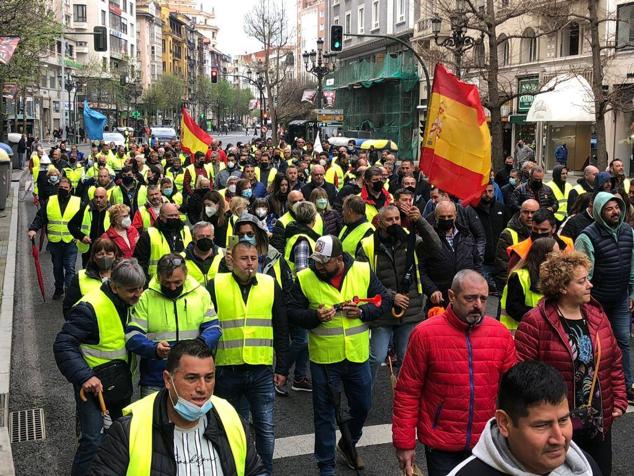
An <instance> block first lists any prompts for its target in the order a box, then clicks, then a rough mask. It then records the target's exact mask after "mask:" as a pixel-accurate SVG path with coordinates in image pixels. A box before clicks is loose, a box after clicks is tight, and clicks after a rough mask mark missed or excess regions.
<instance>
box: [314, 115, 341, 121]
mask: <svg viewBox="0 0 634 476" xmlns="http://www.w3.org/2000/svg"><path fill="white" fill-rule="evenodd" d="M317 120H318V121H320V122H343V114H317Z"/></svg>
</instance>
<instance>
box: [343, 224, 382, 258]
mask: <svg viewBox="0 0 634 476" xmlns="http://www.w3.org/2000/svg"><path fill="white" fill-rule="evenodd" d="M368 230H373V231H374V227H373V226H372V223H369V222H367V221H364V222H363V223H360V224H359V225H357V226H356V228H355V229H354V230H352V231H351V232H350V233H348V235H347V236H346V231H348V225H345V226H344V227H343V228H342V229H341V233H339V239H340V240H341V246H342V248H343V251H345V252H346V253H348V254H350V255H351V256H352V257H353V258H354V255H355V254H356V252H357V247H358V246H359V242H360V241H361V239H362V238H364V237H365V234H366V233H367V231H368ZM343 236H345V238H342V237H343Z"/></svg>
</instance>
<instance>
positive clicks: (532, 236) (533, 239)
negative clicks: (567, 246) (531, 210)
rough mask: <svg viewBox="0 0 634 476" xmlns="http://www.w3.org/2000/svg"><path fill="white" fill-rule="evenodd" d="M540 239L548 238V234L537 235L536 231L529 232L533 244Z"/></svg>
mask: <svg viewBox="0 0 634 476" xmlns="http://www.w3.org/2000/svg"><path fill="white" fill-rule="evenodd" d="M540 238H550V233H539V232H536V231H531V240H532V241H533V242H534V241H535V240H539V239H540Z"/></svg>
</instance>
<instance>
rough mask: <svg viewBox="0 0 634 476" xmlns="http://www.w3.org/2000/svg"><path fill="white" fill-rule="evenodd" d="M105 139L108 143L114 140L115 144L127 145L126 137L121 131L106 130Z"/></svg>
mask: <svg viewBox="0 0 634 476" xmlns="http://www.w3.org/2000/svg"><path fill="white" fill-rule="evenodd" d="M103 141H104V142H105V143H106V144H110V143H111V142H114V145H117V146H118V145H125V137H123V134H121V133H120V132H104V133H103Z"/></svg>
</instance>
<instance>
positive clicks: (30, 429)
mask: <svg viewBox="0 0 634 476" xmlns="http://www.w3.org/2000/svg"><path fill="white" fill-rule="evenodd" d="M9 435H11V443H21V442H22V441H36V440H43V439H44V438H46V431H45V430H44V409H43V408H33V409H31V410H20V411H18V412H11V413H10V414H9Z"/></svg>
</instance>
